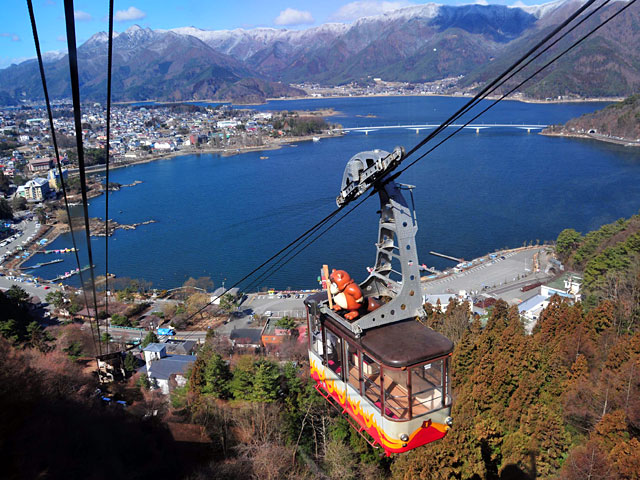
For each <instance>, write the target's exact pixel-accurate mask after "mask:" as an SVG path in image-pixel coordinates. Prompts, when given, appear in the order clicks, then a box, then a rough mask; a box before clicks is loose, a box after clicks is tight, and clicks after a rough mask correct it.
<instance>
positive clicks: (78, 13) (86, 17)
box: [73, 10, 93, 22]
mask: <svg viewBox="0 0 640 480" xmlns="http://www.w3.org/2000/svg"><path fill="white" fill-rule="evenodd" d="M73 16H74V17H75V19H76V22H90V21H91V20H93V17H92V16H91V14H90V13H87V12H83V11H82V10H75V11H74V12H73Z"/></svg>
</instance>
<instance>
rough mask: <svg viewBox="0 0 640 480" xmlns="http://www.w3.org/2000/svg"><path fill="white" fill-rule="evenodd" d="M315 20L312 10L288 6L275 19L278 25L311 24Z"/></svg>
mask: <svg viewBox="0 0 640 480" xmlns="http://www.w3.org/2000/svg"><path fill="white" fill-rule="evenodd" d="M313 22H315V20H314V19H313V16H312V15H311V13H310V12H303V11H301V10H295V9H293V8H287V9H286V10H283V11H281V12H280V15H278V17H277V18H276V19H275V20H274V21H273V23H275V24H276V25H309V24H312V23H313Z"/></svg>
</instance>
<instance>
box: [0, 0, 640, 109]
mask: <svg viewBox="0 0 640 480" xmlns="http://www.w3.org/2000/svg"><path fill="white" fill-rule="evenodd" d="M584 1H585V0H555V1H553V2H550V3H546V4H542V5H537V6H509V7H507V6H503V5H479V4H469V5H459V6H448V5H438V4H435V3H428V4H423V5H414V6H409V7H405V8H401V9H398V10H394V11H391V12H387V13H384V14H382V15H375V16H368V17H362V18H360V19H358V20H356V21H355V22H353V23H350V24H347V23H327V24H324V25H320V26H317V27H312V28H307V29H303V30H287V29H276V28H256V29H252V30H244V29H235V30H219V31H210V30H202V29H199V28H196V27H180V28H175V29H171V30H152V29H149V28H142V27H139V26H137V25H136V26H133V27H131V28H129V29H127V30H126V31H124V32H122V33H119V34H116V36H115V39H114V70H113V75H114V88H113V95H114V99H117V100H142V99H151V98H153V99H171V100H183V99H194V98H196V99H197V98H226V99H230V98H235V99H238V98H241V99H244V100H247V101H249V99H251V100H250V101H260V100H262V99H264V97H265V96H274V95H287V94H291V93H300V91H294V90H290V89H289V87H288V86H287V83H300V82H317V83H322V84H332V85H336V84H342V83H347V82H352V81H357V82H370V81H371V79H372V78H374V77H380V78H382V79H384V80H389V81H408V82H424V81H433V80H438V79H441V78H445V77H450V76H458V75H463V76H465V79H464V81H463V82H466V84H467V85H471V84H473V83H474V82H478V83H482V82H485V81H487V80H488V79H491V78H493V77H495V75H497V74H498V73H500V72H501V71H502V70H503V69H504V68H506V66H508V65H509V64H510V62H512V61H513V60H514V59H515V58H517V56H518V55H520V54H522V53H523V52H525V51H526V50H528V49H529V48H530V47H531V46H532V45H533V44H534V43H535V42H537V41H538V40H539V39H540V38H542V36H544V35H545V34H546V33H547V32H548V31H550V27H552V26H554V25H557V24H558V23H559V22H561V21H562V20H564V19H565V18H567V17H568V16H569V15H570V14H571V13H572V12H574V11H575V10H576V9H577V8H578V7H579V6H580V5H582V4H584ZM621 3H622V2H621V0H618V1H615V2H613V3H611V4H610V5H607V6H606V7H605V8H603V9H602V10H601V11H599V12H598V13H597V14H596V15H594V16H593V18H591V19H589V21H588V22H587V23H586V24H585V26H584V27H583V28H582V30H583V32H584V31H586V28H587V27H589V25H591V26H593V25H594V24H595V23H596V22H599V21H602V20H603V19H605V18H608V16H610V14H611V13H612V12H613V11H616V10H617V9H618V8H619V5H620V4H621ZM639 17H640V14H639V13H638V12H637V9H629V10H628V11H627V12H625V13H624V14H623V15H621V16H620V17H619V18H618V19H616V22H611V23H610V24H608V25H607V26H606V27H605V28H603V29H601V30H600V31H598V33H597V34H596V35H594V36H592V37H591V38H589V39H588V41H586V42H584V44H582V45H580V47H578V48H576V49H575V50H574V51H572V53H571V55H570V56H567V58H563V60H562V61H561V62H558V63H557V64H555V65H554V66H553V68H551V69H549V70H548V71H545V72H544V73H543V74H541V75H539V76H538V77H536V79H535V81H534V82H533V83H531V84H530V85H529V86H528V87H527V88H529V90H528V91H527V92H528V93H529V94H530V95H533V96H543V97H546V96H551V95H558V94H571V93H579V94H580V95H590V92H597V94H598V95H626V94H629V93H632V92H633V91H634V90H637V88H638V87H639V86H640V72H639V71H638V70H639V67H638V65H640V53H638V52H637V51H636V50H637V49H634V48H633V46H634V45H639V44H640V32H639V31H638V30H639V29H638V25H639V24H640V18H639ZM621 25H622V29H621V30H620V31H618V30H617V29H619V28H621V27H620V26H621ZM583 32H582V33H583ZM580 34H581V31H580V29H578V30H576V31H575V32H573V33H572V34H571V35H570V37H569V39H571V38H577V36H578V35H580ZM569 39H567V40H566V41H569ZM106 43H107V35H106V33H104V32H101V33H97V34H96V35H94V36H93V37H91V38H90V39H89V40H87V42H85V43H84V44H83V45H82V46H80V47H79V49H78V52H79V57H80V58H79V62H80V67H81V81H82V82H83V83H82V85H83V91H84V93H83V95H84V97H85V98H91V99H93V98H95V99H100V98H101V97H103V96H104V90H105V88H104V85H105V80H106V78H105V77H106ZM556 48H560V46H558V47H556ZM64 55H65V54H64V53H58V54H56V55H54V56H53V57H50V58H49V60H48V65H50V68H51V71H52V73H51V74H48V78H49V79H50V80H49V81H50V88H49V91H50V93H51V94H52V96H54V97H55V96H67V95H68V93H69V86H68V80H67V77H66V73H65V72H66V68H67V67H66V65H65V62H66V60H65V59H64V58H62V57H61V56H64ZM567 62H569V64H567ZM550 72H553V75H552V76H553V79H545V76H547V75H551V73H550ZM594 72H597V73H598V74H595V73H594ZM38 78H39V77H38V73H37V65H36V62H34V61H33V60H29V61H26V62H23V63H21V64H20V65H13V66H11V67H9V68H7V69H5V70H0V98H14V99H16V98H23V97H24V95H23V93H25V94H26V96H27V97H35V98H38V97H40V96H41V95H42V93H41V87H40V86H39V83H38ZM258 79H259V80H258ZM280 82H282V83H280ZM536 82H537V83H536ZM225 95H226V97H225Z"/></svg>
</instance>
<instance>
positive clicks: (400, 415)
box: [305, 148, 453, 455]
mask: <svg viewBox="0 0 640 480" xmlns="http://www.w3.org/2000/svg"><path fill="white" fill-rule="evenodd" d="M403 155H404V151H403V150H402V149H399V148H398V149H396V150H394V152H393V153H391V154H389V153H388V152H385V151H382V150H374V151H368V152H362V153H359V154H357V155H355V156H354V157H353V158H351V160H349V162H348V163H347V166H346V168H345V173H344V178H343V182H342V190H341V192H340V195H339V196H338V198H337V203H338V205H339V206H342V205H344V204H346V203H347V202H349V201H351V200H353V199H355V198H357V197H358V196H359V195H361V194H362V193H364V192H365V191H366V190H367V188H368V187H369V186H371V185H374V186H375V188H376V190H377V192H378V194H379V196H380V224H379V234H378V243H377V244H376V248H377V255H376V263H375V267H374V268H373V269H371V272H370V274H369V276H368V277H367V279H366V280H365V281H364V282H362V283H361V284H360V285H357V284H355V283H354V282H352V281H350V278H348V274H346V272H342V271H335V270H334V271H333V273H332V274H331V276H330V278H329V279H328V280H329V281H330V282H331V287H332V290H333V294H329V295H328V296H327V294H326V293H324V292H321V293H316V294H314V295H311V296H309V297H307V299H306V300H305V305H306V308H307V322H308V332H309V346H308V348H309V362H310V369H311V376H312V377H313V378H314V380H315V381H316V389H317V391H318V392H319V393H320V394H321V395H322V396H323V397H325V399H327V400H328V401H329V402H330V403H332V404H333V405H334V406H336V407H338V408H339V410H340V411H341V413H343V414H345V415H348V419H349V420H350V423H351V424H352V426H353V427H354V428H356V429H357V430H358V432H359V433H361V434H363V436H364V437H365V438H366V439H367V441H369V443H370V444H371V445H373V446H375V447H378V446H380V447H382V448H383V449H384V451H385V453H386V454H387V455H390V454H391V453H400V452H406V451H408V450H411V449H413V448H416V447H419V446H422V445H425V444H427V443H430V442H433V441H435V440H439V439H441V438H443V437H444V436H445V435H446V433H447V431H448V429H449V428H450V426H451V424H452V419H451V417H450V413H451V395H450V387H449V375H448V371H449V362H450V357H451V352H452V351H453V343H452V342H451V341H450V340H449V339H447V338H446V337H444V336H443V335H441V334H439V333H437V332H435V331H433V330H431V329H430V328H428V327H426V326H424V325H422V324H421V323H419V322H418V321H416V318H417V317H420V316H422V315H424V311H423V308H422V294H421V288H420V275H419V264H418V257H417V252H416V245H415V234H416V232H417V229H418V227H417V223H416V219H415V213H414V210H413V207H409V205H408V204H407V202H406V200H405V198H404V196H403V195H402V192H401V190H402V189H405V188H411V187H408V186H405V185H400V184H396V183H395V182H394V181H393V179H391V178H389V176H388V175H387V174H388V172H389V171H390V170H391V169H392V168H393V167H395V166H396V165H398V163H399V162H400V161H401V160H402V157H403ZM345 276H346V279H345ZM345 280H346V281H345ZM345 284H347V285H348V286H347V287H346V290H348V292H349V295H348V296H349V297H350V298H349V299H348V300H345V298H344V297H345V296H346V295H345V293H344V292H342V290H343V289H345ZM338 291H340V292H342V293H339V292H338ZM358 292H361V293H360V296H359V297H358V295H359V294H358ZM334 294H337V295H336V296H335V299H336V306H333V305H332V303H333V302H332V300H333V298H334V297H332V295H334ZM354 299H355V302H356V303H354ZM332 307H333V308H332ZM364 432H366V434H368V435H364Z"/></svg>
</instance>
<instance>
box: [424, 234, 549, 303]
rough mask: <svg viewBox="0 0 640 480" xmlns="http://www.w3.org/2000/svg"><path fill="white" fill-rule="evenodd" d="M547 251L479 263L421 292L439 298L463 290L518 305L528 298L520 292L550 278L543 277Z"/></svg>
mask: <svg viewBox="0 0 640 480" xmlns="http://www.w3.org/2000/svg"><path fill="white" fill-rule="evenodd" d="M544 250H545V247H536V248H530V249H526V250H512V251H507V252H503V253H501V254H498V255H496V257H495V258H494V259H487V260H485V261H482V262H478V263H477V265H476V266H474V267H472V268H470V269H468V270H465V271H461V272H458V273H453V272H452V273H451V274H450V275H447V276H444V277H441V278H435V279H433V280H429V281H426V282H423V283H422V291H423V293H424V294H426V295H436V294H446V293H452V294H458V293H459V292H460V291H461V290H464V291H465V292H467V294H472V295H478V294H481V293H487V294H490V295H491V296H496V297H500V298H504V299H505V300H507V301H510V302H515V303H519V301H521V300H522V299H523V298H522V297H526V296H527V295H526V294H525V293H522V292H521V291H520V288H522V287H523V286H525V285H529V284H532V283H536V282H539V281H543V280H545V279H548V278H550V277H549V275H545V273H544V268H545V266H546V262H545V261H544V257H545V256H544V253H542V252H544ZM536 254H538V258H539V259H540V264H539V270H540V271H538V272H534V271H533V270H534V255H536ZM472 292H473V293H472ZM529 296H530V295H529Z"/></svg>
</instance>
